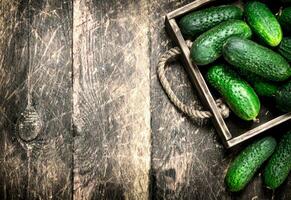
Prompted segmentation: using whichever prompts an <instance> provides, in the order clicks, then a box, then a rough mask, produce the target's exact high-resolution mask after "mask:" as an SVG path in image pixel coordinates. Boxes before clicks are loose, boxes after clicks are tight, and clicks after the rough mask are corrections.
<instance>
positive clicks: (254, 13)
mask: <svg viewBox="0 0 291 200" xmlns="http://www.w3.org/2000/svg"><path fill="white" fill-rule="evenodd" d="M245 15H246V19H247V22H248V24H249V25H250V27H251V28H252V30H253V31H254V32H255V33H256V34H257V35H258V37H260V38H261V39H262V40H263V41H264V42H265V43H266V44H268V45H270V46H272V47H275V46H277V45H279V43H280V42H281V40H282V37H283V33H282V29H281V26H280V24H279V22H278V20H277V19H276V17H275V15H274V14H273V13H272V11H271V10H270V9H269V8H268V7H267V6H266V5H265V4H263V3H261V2H257V1H251V2H248V3H247V4H246V6H245Z"/></svg>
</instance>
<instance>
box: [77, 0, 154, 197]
mask: <svg viewBox="0 0 291 200" xmlns="http://www.w3.org/2000/svg"><path fill="white" fill-rule="evenodd" d="M148 41H149V38H148V18H147V1H145V0H143V1H113V0H109V1H108V0H100V1H93V0H90V1H85V0H81V1H78V0H75V1H74V47H73V49H74V125H75V127H76V137H75V146H74V149H75V152H74V163H75V167H74V199H147V198H148V185H149V174H148V172H149V169H150V96H149V93H150V91H149V89H150V85H149V83H150V81H149V55H148V48H149V46H148Z"/></svg>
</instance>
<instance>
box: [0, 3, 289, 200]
mask: <svg viewBox="0 0 291 200" xmlns="http://www.w3.org/2000/svg"><path fill="white" fill-rule="evenodd" d="M189 2H190V1H189V0H181V1H178V0H171V1H169V0H168V1H167V0H164V1H158V0H135V1H134V0H120V1H115V0H74V1H73V2H72V1H70V0H62V1H61V0H1V1H0V130H1V132H0V134H1V139H0V199H4V200H6V199H29V200H30V199H76V200H77V199H167V200H168V199H191V200H193V199H194V200H195V199H198V200H200V199H206V200H209V199H219V200H220V199H240V200H241V199H260V200H261V199H282V200H283V199H284V200H287V199H290V198H291V190H290V188H291V181H290V180H291V179H290V176H289V181H287V182H286V183H284V185H283V186H282V187H280V188H279V189H278V190H276V191H275V192H272V191H269V190H267V189H265V188H264V187H263V186H262V180H261V176H260V174H259V175H257V176H256V178H255V179H254V181H252V182H251V183H250V184H249V185H248V187H247V188H246V189H245V190H244V191H242V192H241V193H237V194H231V193H229V192H227V191H226V189H225V186H224V183H223V181H224V175H225V172H226V169H227V167H228V165H229V163H230V161H231V159H232V158H233V155H234V154H235V152H231V151H226V150H225V149H224V148H223V146H222V145H221V143H220V141H219V139H218V136H217V134H216V132H215V130H214V128H213V126H212V124H211V122H208V121H201V122H193V121H191V120H190V119H189V118H187V117H186V116H185V115H183V114H182V113H180V112H179V111H178V110H177V109H176V108H175V107H174V106H173V105H172V104H171V103H170V101H169V99H168V98H167V96H166V95H165V93H164V92H163V90H162V88H161V85H160V83H159V81H158V79H157V75H156V64H157V62H158V59H159V56H160V55H161V54H162V53H163V52H164V51H166V50H167V49H169V48H170V47H172V46H173V44H172V43H171V41H170V40H169V39H168V36H167V35H166V33H165V30H164V18H163V16H164V15H165V14H166V13H167V12H169V11H171V10H174V9H176V8H178V7H180V6H182V5H185V4H186V3H189ZM167 76H168V77H169V78H170V79H171V84H172V85H173V88H174V90H175V92H176V93H177V94H178V96H179V98H181V99H183V101H184V102H186V103H188V104H193V103H192V102H193V101H194V100H196V99H197V95H196V93H195V90H194V89H193V87H192V86H191V85H190V83H189V81H188V79H187V76H186V75H185V71H184V70H183V68H182V66H181V65H179V63H176V64H175V65H174V66H173V67H172V68H169V70H168V71H167ZM28 80H29V81H30V82H29V81H28ZM28 83H30V84H28ZM29 94H31V95H29ZM28 97H30V99H31V106H33V107H34V108H35V110H36V113H37V114H38V115H39V117H40V120H41V121H42V127H41V130H40V132H39V133H37V132H34V131H31V133H29V134H31V135H33V134H37V137H36V138H35V139H33V140H31V141H25V140H22V139H21V137H19V134H18V132H17V126H16V123H18V119H19V118H20V117H21V113H23V112H24V111H25V109H26V107H27V106H28V105H29V103H28V102H29V101H28ZM193 106H197V107H199V106H201V105H200V104H199V105H196V104H195V105H194V104H193Z"/></svg>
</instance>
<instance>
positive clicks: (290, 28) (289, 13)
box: [278, 1, 291, 33]
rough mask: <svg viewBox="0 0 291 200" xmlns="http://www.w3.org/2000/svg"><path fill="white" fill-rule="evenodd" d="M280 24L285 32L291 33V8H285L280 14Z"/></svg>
mask: <svg viewBox="0 0 291 200" xmlns="http://www.w3.org/2000/svg"><path fill="white" fill-rule="evenodd" d="M290 2H291V1H290ZM278 20H279V23H280V24H281V27H282V29H283V30H284V31H285V32H288V33H290V32H291V7H287V8H284V9H283V10H282V11H281V12H279V16H278Z"/></svg>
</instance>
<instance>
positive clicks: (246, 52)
mask: <svg viewBox="0 0 291 200" xmlns="http://www.w3.org/2000/svg"><path fill="white" fill-rule="evenodd" d="M223 56H224V58H225V60H226V61H227V62H229V63H230V64H231V65H233V66H235V67H236V68H238V69H240V70H243V71H246V72H252V73H254V74H256V75H258V76H261V77H264V78H265V79H266V80H270V81H284V80H287V79H288V78H289V77H290V76H291V67H290V65H289V64H288V62H287V61H286V60H285V59H284V58H283V57H282V56H281V55H280V54H278V53H276V52H274V51H272V50H270V49H268V48H266V47H264V46H261V45H259V44H257V43H255V42H253V41H251V40H247V39H244V38H239V37H231V38H229V39H228V40H227V41H226V42H225V44H224V45H223Z"/></svg>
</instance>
